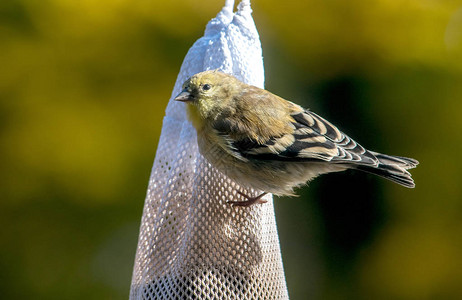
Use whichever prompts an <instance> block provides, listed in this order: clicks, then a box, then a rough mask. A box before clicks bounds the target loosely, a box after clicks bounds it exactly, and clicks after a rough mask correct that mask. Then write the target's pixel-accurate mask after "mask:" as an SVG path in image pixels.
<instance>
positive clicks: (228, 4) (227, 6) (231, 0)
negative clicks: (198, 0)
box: [223, 0, 234, 11]
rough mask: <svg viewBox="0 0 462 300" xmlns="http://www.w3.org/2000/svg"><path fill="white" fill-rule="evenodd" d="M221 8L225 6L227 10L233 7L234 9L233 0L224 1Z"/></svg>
mask: <svg viewBox="0 0 462 300" xmlns="http://www.w3.org/2000/svg"><path fill="white" fill-rule="evenodd" d="M223 8H226V9H227V10H229V11H233V9H234V0H226V1H225V6H224V7H223Z"/></svg>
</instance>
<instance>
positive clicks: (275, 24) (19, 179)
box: [0, 0, 462, 299]
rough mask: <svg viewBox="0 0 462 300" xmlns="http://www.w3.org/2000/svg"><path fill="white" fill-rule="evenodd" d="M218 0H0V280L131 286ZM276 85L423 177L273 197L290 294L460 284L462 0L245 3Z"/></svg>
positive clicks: (32, 285)
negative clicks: (153, 173) (163, 152)
mask: <svg viewBox="0 0 462 300" xmlns="http://www.w3.org/2000/svg"><path fill="white" fill-rule="evenodd" d="M223 4H224V1H212V0H203V1H191V0H178V1H157V0H151V1H147V0H132V1H128V0H111V1H109V0H102V1H90V0H85V1H71V0H45V1H33V0H2V1H1V2H0V157H1V158H0V161H1V168H0V170H1V172H0V194H1V200H0V224H1V227H2V230H1V231H0V234H1V235H0V276H1V280H0V294H1V295H2V298H4V299H127V297H128V292H129V287H130V279H131V272H132V267H133V260H134V254H135V250H136V243H137V237H138V228H139V222H140V219H141V214H142V207H143V201H144V196H145V192H146V188H147V184H148V179H149V173H150V169H151V167H152V162H153V160H154V155H155V150H156V145H157V141H158V138H159V135H160V130H161V124H162V118H163V115H164V110H165V107H166V104H167V102H168V99H169V98H170V96H171V92H172V88H173V84H174V82H175V79H176V75H177V73H178V71H179V68H180V65H181V62H182V59H183V57H184V56H185V54H186V52H187V51H188V49H189V47H190V46H191V45H192V43H193V42H194V41H195V40H196V39H197V38H199V37H200V36H201V35H202V33H203V30H204V28H205V25H206V23H207V22H208V20H210V18H212V17H214V16H215V15H216V13H217V12H218V11H219V9H220V8H221V7H222V5H223ZM252 7H253V15H254V19H255V23H256V25H257V28H258V30H259V32H260V37H261V41H262V46H263V56H264V61H265V73H266V87H267V89H269V90H271V91H273V92H275V93H277V94H279V95H281V96H283V97H285V98H287V99H290V100H292V101H294V102H297V103H300V104H303V105H304V106H306V107H310V108H312V109H313V110H314V111H316V112H318V113H319V114H321V115H323V116H325V117H326V118H327V119H329V120H331V121H332V122H333V123H334V124H336V125H338V126H339V127H340V128H341V129H342V130H344V131H345V132H347V133H348V134H349V135H351V136H352V137H354V138H355V139H357V140H358V141H359V142H361V143H362V144H363V145H364V146H366V147H368V148H371V149H373V150H376V151H383V152H386V153H389V154H396V155H403V156H411V157H415V158H417V159H418V160H419V161H420V162H421V164H420V165H419V167H418V168H417V169H415V170H413V172H412V173H413V175H414V178H415V181H416V186H417V187H416V188H415V189H413V190H409V189H405V188H402V187H400V186H397V185H394V184H392V183H390V182H388V181H385V180H382V179H378V178H374V177H372V176H369V175H366V174H359V173H356V172H346V173H343V174H333V175H326V176H323V177H321V178H319V179H316V180H314V181H313V182H312V183H311V184H310V187H308V188H304V189H302V190H300V191H299V193H300V194H301V196H300V197H298V198H283V199H277V200H276V202H275V207H276V217H277V222H278V228H279V235H280V240H281V249H282V255H283V259H284V265H285V272H286V278H287V284H288V288H289V294H290V296H291V298H292V299H307V298H310V299H460V298H462V289H461V288H460V286H461V285H462V184H461V183H462V162H461V160H459V159H458V154H460V153H461V152H462V133H461V130H462V118H461V117H460V112H461V111H462V1H456V0H439V1H438V0H370V1H366V0H352V1H340V0H332V1H325V0H323V1H321V0H308V1H301V0H300V1H275V0H265V1H263V0H255V1H253V2H252Z"/></svg>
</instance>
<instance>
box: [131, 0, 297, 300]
mask: <svg viewBox="0 0 462 300" xmlns="http://www.w3.org/2000/svg"><path fill="white" fill-rule="evenodd" d="M233 7H234V1H231V0H227V1H226V4H225V6H224V7H223V9H222V10H221V11H220V12H219V13H218V15H217V16H216V17H215V18H214V19H212V20H211V21H210V22H209V23H208V24H207V27H206V29H205V33H204V36H203V37H201V38H200V39H198V40H197V41H196V42H195V43H194V45H193V46H192V47H191V49H190V50H189V51H188V53H187V55H186V57H185V59H184V61H183V64H182V66H181V69H180V72H179V74H178V78H177V80H176V83H175V87H174V89H173V92H172V97H171V98H170V102H169V104H168V106H167V109H166V115H165V117H164V120H163V127H162V133H161V137H160V141H159V146H158V149H157V153H156V157H155V161H154V165H153V168H152V172H151V177H150V180H149V187H148V191H147V196H146V200H145V204H144V210H143V216H142V220H141V227H140V233H139V240H138V248H137V252H136V258H135V266H134V270H133V278H132V284H131V291H130V299H132V300H134V299H288V293H287V287H286V283H285V277H284V271H283V266H282V258H281V252H280V247H279V239H278V235H277V228H276V221H275V217H274V207H273V200H272V195H266V196H265V197H264V199H265V200H267V203H265V204H262V205H253V206H251V207H234V206H232V205H230V204H228V203H227V201H230V200H231V201H239V200H243V199H242V196H241V195H239V194H238V193H237V192H236V191H237V190H241V191H245V192H246V194H247V195H257V194H259V193H260V191H253V190H245V189H244V188H241V187H239V186H238V185H237V184H236V183H234V182H232V181H231V180H229V179H228V178H226V177H225V176H224V175H222V174H221V173H219V172H218V171H217V170H216V169H215V168H213V167H212V166H211V165H210V164H209V163H208V162H207V161H206V160H205V159H204V158H203V157H202V156H201V155H200V153H199V151H198V147H197V142H196V131H195V129H194V128H193V127H192V125H191V124H190V122H189V121H188V120H187V117H186V112H185V105H184V103H179V102H177V101H173V97H174V96H176V95H177V94H178V93H179V92H180V91H181V86H182V84H183V82H184V81H185V80H186V79H187V78H189V77H190V76H191V75H194V74H195V73H198V72H201V71H204V70H211V69H219V70H221V71H223V72H225V73H229V74H232V75H234V76H236V77H237V78H238V79H240V80H242V81H244V82H246V83H248V84H252V85H255V86H258V87H262V88H263V85H264V72H263V60H262V52H261V44H260V39H259V36H258V32H257V29H256V27H255V24H254V22H253V19H252V16H251V12H252V11H251V8H250V1H245V0H243V1H242V2H241V3H240V4H239V5H238V9H237V12H235V13H234V12H233Z"/></svg>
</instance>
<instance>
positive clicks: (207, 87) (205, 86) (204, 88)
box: [202, 83, 211, 91]
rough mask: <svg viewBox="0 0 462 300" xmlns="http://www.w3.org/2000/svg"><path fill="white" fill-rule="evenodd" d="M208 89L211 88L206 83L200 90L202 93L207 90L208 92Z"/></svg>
mask: <svg viewBox="0 0 462 300" xmlns="http://www.w3.org/2000/svg"><path fill="white" fill-rule="evenodd" d="M210 88H211V86H210V84H208V83H206V84H204V85H203V86H202V89H203V90H204V91H208V90H210Z"/></svg>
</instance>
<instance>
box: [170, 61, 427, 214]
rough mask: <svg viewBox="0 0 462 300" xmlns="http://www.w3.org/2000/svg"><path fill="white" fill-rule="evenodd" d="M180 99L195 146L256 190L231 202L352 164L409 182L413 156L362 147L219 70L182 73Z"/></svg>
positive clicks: (286, 192)
mask: <svg viewBox="0 0 462 300" xmlns="http://www.w3.org/2000/svg"><path fill="white" fill-rule="evenodd" d="M174 100H176V101H181V102H184V103H186V104H188V105H187V106H186V112H187V117H188V119H189V121H190V122H191V123H192V125H193V126H194V127H195V129H196V131H197V143H198V147H199V152H200V153H201V155H202V156H203V157H205V159H206V160H207V161H208V162H209V163H210V164H211V165H212V166H214V167H215V168H216V169H218V170H219V171H220V172H221V173H223V174H225V175H226V176H228V177H229V178H230V179H231V180H233V181H234V182H236V183H238V184H239V185H240V186H241V187H244V188H252V189H254V190H259V191H261V192H262V193H261V194H259V195H258V196H255V197H251V196H248V195H246V194H245V193H244V192H242V191H239V190H238V191H237V193H238V194H240V195H242V196H243V197H244V199H245V200H243V201H228V202H229V203H231V204H232V205H235V206H244V207H247V206H251V205H253V204H257V203H265V202H266V201H265V200H263V199H262V197H263V196H264V195H265V194H267V193H272V194H274V195H277V196H294V195H295V193H294V189H295V188H297V187H300V186H303V185H305V184H307V183H308V182H309V181H310V180H312V179H313V178H315V177H317V176H318V175H320V174H325V173H330V172H338V171H343V170H347V169H356V170H360V171H364V172H368V173H372V174H375V175H378V176H381V177H384V178H386V179H389V180H391V181H393V182H395V183H398V184H400V185H402V186H405V187H408V188H414V187H415V184H414V181H413V179H412V177H411V174H410V173H409V172H408V171H407V170H408V169H411V168H414V167H416V166H417V165H418V164H419V162H418V161H417V160H415V159H413V158H407V157H401V156H393V155H387V154H382V153H378V152H374V151H371V150H367V149H366V148H364V147H363V146H361V145H360V144H359V143H357V142H356V141H355V140H353V139H352V138H350V137H349V136H348V135H346V134H345V133H343V132H342V131H340V130H339V129H338V128H337V127H336V126H334V125H333V124H332V123H330V122H329V121H327V120H326V119H324V118H322V117H321V116H319V115H317V114H316V113H314V112H313V111H311V110H309V109H305V108H303V107H302V106H300V105H298V104H295V103H293V102H291V101H288V100H285V99H283V98H282V97H279V96H277V95H275V94H273V93H271V92H269V91H267V90H265V89H262V88H259V87H256V86H253V85H249V84H246V83H244V82H242V81H240V80H239V79H237V78H236V77H234V76H233V75H231V74H226V73H223V72H221V71H219V70H208V71H203V72H200V73H197V74H195V75H193V76H191V77H190V78H189V79H187V80H186V81H185V82H184V84H183V86H182V91H181V92H180V93H179V94H178V95H177V96H176V97H175V98H174Z"/></svg>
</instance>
